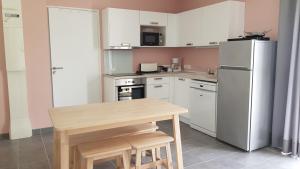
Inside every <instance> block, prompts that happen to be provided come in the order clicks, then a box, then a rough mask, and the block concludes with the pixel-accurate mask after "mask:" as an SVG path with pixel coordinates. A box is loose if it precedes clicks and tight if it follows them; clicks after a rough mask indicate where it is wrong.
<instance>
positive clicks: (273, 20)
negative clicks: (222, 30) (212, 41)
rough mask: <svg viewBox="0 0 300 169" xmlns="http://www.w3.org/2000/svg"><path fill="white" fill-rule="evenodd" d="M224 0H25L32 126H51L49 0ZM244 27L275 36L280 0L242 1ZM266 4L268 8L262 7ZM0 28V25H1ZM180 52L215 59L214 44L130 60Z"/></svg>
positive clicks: (119, 1) (181, 1)
mask: <svg viewBox="0 0 300 169" xmlns="http://www.w3.org/2000/svg"><path fill="white" fill-rule="evenodd" d="M220 1H222V0H151V1H149V0H127V1H124V0H26V1H23V2H25V3H24V4H23V15H24V16H23V17H24V18H23V19H24V41H25V55H26V65H27V78H28V99H29V113H30V117H31V121H32V126H33V128H43V127H49V126H51V123H50V120H49V116H48V112H47V110H48V108H50V107H51V105H52V101H51V100H52V94H51V76H50V52H49V37H48V23H47V22H48V21H47V5H53V6H67V7H79V8H95V9H103V8H105V7H119V8H128V9H141V10H149V11H159V12H171V13H176V12H178V11H183V10H188V9H193V8H198V7H201V6H205V5H209V4H212V3H216V2H220ZM245 1H246V30H247V31H253V30H255V31H256V30H261V29H262V30H265V29H269V28H272V29H273V30H274V31H273V32H272V33H271V34H270V35H271V36H272V38H273V39H276V38H277V22H278V21H277V19H278V7H279V0H245ZM266 6H267V8H266ZM0 27H1V28H0V29H2V25H0ZM0 32H1V34H0V133H6V132H8V121H9V120H8V119H9V113H8V112H9V110H8V109H9V108H8V95H7V85H6V83H7V82H6V72H5V61H4V49H3V34H2V31H1V30H0ZM174 56H175V57H178V56H182V57H183V60H184V63H185V64H190V65H192V66H193V68H195V69H201V70H205V69H206V68H208V67H215V66H217V64H218V50H217V49H194V48H191V49H187V48H179V49H172V48H166V49H150V48H149V49H135V50H134V65H135V67H137V65H138V63H140V62H145V61H146V62H153V61H157V62H159V63H161V64H168V63H169V62H170V59H171V57H174Z"/></svg>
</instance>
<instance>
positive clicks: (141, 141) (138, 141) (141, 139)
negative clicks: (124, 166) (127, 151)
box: [127, 131, 174, 169]
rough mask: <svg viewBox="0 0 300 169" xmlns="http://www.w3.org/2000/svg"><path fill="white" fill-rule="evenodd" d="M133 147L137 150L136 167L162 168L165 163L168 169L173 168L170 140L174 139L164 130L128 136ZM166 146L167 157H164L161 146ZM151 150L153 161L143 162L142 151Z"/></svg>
mask: <svg viewBox="0 0 300 169" xmlns="http://www.w3.org/2000/svg"><path fill="white" fill-rule="evenodd" d="M127 141H128V142H129V143H130V145H131V146H132V148H133V149H134V150H135V151H136V164H135V169H148V168H160V167H161V166H162V165H164V166H165V167H166V168H167V169H173V165H172V155H171V148H170V142H172V141H174V139H173V137H170V136H168V135H167V134H166V133H164V132H161V131H159V132H154V133H146V134H140V135H135V136H132V137H130V138H127ZM162 147H165V148H166V151H167V159H162V158H161V155H160V148H162ZM148 150H150V151H151V152H152V162H150V163H147V164H142V153H143V152H144V151H148Z"/></svg>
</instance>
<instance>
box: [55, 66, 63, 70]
mask: <svg viewBox="0 0 300 169" xmlns="http://www.w3.org/2000/svg"><path fill="white" fill-rule="evenodd" d="M63 69H64V67H52V70H63Z"/></svg>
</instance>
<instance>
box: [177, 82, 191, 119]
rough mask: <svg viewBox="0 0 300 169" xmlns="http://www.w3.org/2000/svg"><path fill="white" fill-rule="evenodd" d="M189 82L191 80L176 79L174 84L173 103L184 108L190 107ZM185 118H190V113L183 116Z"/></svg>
mask: <svg viewBox="0 0 300 169" xmlns="http://www.w3.org/2000/svg"><path fill="white" fill-rule="evenodd" d="M189 82H190V79H186V78H180V77H176V78H175V82H174V96H173V97H174V99H173V100H174V101H173V103H174V104H176V105H178V106H182V107H184V108H188V107H189V101H190V100H189ZM182 116H183V117H185V118H188V119H189V118H190V115H189V113H185V114H182Z"/></svg>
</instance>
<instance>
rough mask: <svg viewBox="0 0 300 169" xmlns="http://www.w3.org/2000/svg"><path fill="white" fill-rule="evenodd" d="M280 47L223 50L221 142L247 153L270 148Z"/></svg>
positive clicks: (253, 43)
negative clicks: (275, 80) (277, 56)
mask: <svg viewBox="0 0 300 169" xmlns="http://www.w3.org/2000/svg"><path fill="white" fill-rule="evenodd" d="M275 53H276V43H275V42H272V41H258V40H245V41H232V42H224V43H223V44H221V46H220V66H219V70H218V99H217V138H218V139H219V140H221V141H224V142H226V143H229V144H231V145H233V146H236V147H238V148H241V149H243V150H246V151H253V150H256V149H259V148H262V147H265V146H268V145H269V144H270V136H271V120H272V107H273V89H274V74H275V58H276V54H275Z"/></svg>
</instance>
